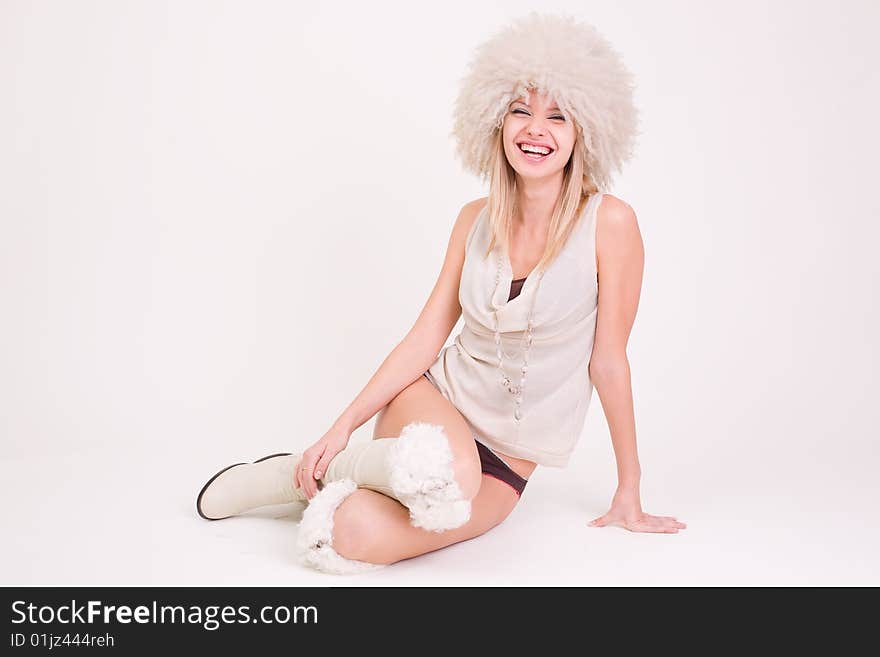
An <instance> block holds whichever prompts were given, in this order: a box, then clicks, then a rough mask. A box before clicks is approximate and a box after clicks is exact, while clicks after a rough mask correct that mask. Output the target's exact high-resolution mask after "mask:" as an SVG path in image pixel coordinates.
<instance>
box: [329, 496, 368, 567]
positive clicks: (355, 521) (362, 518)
mask: <svg viewBox="0 0 880 657" xmlns="http://www.w3.org/2000/svg"><path fill="white" fill-rule="evenodd" d="M369 492H370V491H365V490H363V489H360V490H356V491H355V492H354V493H352V494H351V495H349V496H348V497H347V498H346V499H345V500H344V501H343V502H342V504H340V505H339V506H338V507H337V508H336V511H335V512H334V514H333V549H334V550H336V552H337V553H339V555H340V556H343V557H345V558H346V559H355V560H357V561H368V562H372V560H371V559H370V555H371V554H373V553H374V551H375V550H374V549H373V548H374V545H373V542H374V541H375V531H374V528H373V527H371V526H370V522H369V517H370V514H369V513H368V509H367V508H366V506H368V505H367V504H366V501H367V500H365V499H364V497H365V496H366V495H367V494H368V493H369Z"/></svg>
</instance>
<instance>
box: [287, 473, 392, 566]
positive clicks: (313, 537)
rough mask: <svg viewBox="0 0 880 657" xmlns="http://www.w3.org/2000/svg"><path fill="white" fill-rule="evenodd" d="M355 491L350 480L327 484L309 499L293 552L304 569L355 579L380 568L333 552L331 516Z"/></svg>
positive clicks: (355, 488)
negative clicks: (353, 576)
mask: <svg viewBox="0 0 880 657" xmlns="http://www.w3.org/2000/svg"><path fill="white" fill-rule="evenodd" d="M357 488H358V486H357V484H356V483H355V482H354V481H352V480H351V479H341V480H339V481H334V482H331V483H329V484H327V485H326V486H324V488H322V489H321V490H320V491H319V492H318V494H317V495H315V496H314V497H313V498H312V499H311V501H310V502H309V505H308V506H307V507H306V509H305V511H304V512H303V516H302V521H301V522H300V524H299V533H298V534H297V537H296V551H297V553H298V555H299V557H300V559H301V560H302V562H303V563H304V564H305V565H307V566H310V567H312V568H315V569H317V570H320V571H323V572H325V573H332V574H334V575H356V574H359V573H365V572H369V571H372V570H377V569H379V568H383V567H384V564H375V563H369V562H367V561H358V560H356V559H347V558H345V557H343V556H342V555H341V554H339V553H338V552H337V551H336V550H334V549H333V514H334V513H336V509H337V507H338V506H339V505H340V504H341V503H342V501H343V500H344V499H345V498H346V497H348V496H349V495H351V494H352V493H353V492H354V491H356V490H357Z"/></svg>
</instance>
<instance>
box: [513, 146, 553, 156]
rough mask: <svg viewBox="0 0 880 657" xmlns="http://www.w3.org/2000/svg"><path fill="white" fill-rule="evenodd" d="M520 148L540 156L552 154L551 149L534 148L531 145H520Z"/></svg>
mask: <svg viewBox="0 0 880 657" xmlns="http://www.w3.org/2000/svg"><path fill="white" fill-rule="evenodd" d="M519 148H520V150H522V151H526V152H528V153H538V154H539V155H547V154H548V153H549V152H550V149H549V148H545V147H544V146H532V145H531V144H520V145H519Z"/></svg>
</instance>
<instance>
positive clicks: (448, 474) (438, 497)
mask: <svg viewBox="0 0 880 657" xmlns="http://www.w3.org/2000/svg"><path fill="white" fill-rule="evenodd" d="M452 463H453V460H452V450H450V448H449V439H448V438H447V436H446V431H445V429H444V428H443V426H441V425H439V424H429V423H427V422H410V423H409V424H407V425H406V426H405V427H404V428H403V431H401V434H400V437H399V438H398V439H397V441H396V443H395V445H394V447H393V448H392V451H391V455H390V457H389V467H390V470H391V473H390V474H391V482H390V483H391V488H392V490H393V491H394V494H395V496H396V497H397V499H398V500H400V501H401V502H402V503H403V504H404V505H406V506H407V508H409V515H410V518H411V521H412V525H413V526H414V527H422V528H424V529H429V530H431V531H435V532H442V531H444V530H446V529H453V528H455V527H460V526H461V525H463V524H464V523H466V522H467V521H468V520H469V519H470V517H471V502H470V500H468V499H466V498H465V497H464V495H463V494H462V492H461V489H460V488H459V486H458V482H457V481H456V480H455V473H454V470H453V467H452Z"/></svg>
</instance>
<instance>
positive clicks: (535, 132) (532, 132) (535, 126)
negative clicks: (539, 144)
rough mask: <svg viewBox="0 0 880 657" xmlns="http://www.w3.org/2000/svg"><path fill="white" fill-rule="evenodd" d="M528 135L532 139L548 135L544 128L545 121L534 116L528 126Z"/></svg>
mask: <svg viewBox="0 0 880 657" xmlns="http://www.w3.org/2000/svg"><path fill="white" fill-rule="evenodd" d="M526 133H527V134H528V135H529V136H531V137H536V138H537V137H539V136H541V135H544V134H546V133H547V131H546V129H545V128H544V119H542V118H541V117H540V116H535V115H533V116H532V118H531V119H530V120H529V123H528V125H527V126H526Z"/></svg>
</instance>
